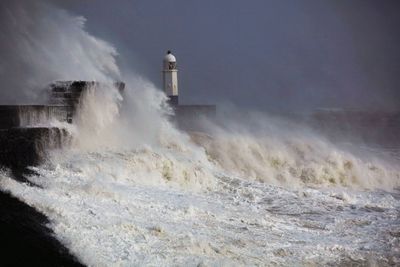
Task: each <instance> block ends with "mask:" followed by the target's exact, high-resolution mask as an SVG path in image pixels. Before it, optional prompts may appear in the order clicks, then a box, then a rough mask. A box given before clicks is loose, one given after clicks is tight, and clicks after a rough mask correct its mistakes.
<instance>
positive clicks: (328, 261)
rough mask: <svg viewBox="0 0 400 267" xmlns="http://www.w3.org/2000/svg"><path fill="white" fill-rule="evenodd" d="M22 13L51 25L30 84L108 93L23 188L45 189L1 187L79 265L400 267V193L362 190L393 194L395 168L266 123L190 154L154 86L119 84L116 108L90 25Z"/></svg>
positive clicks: (86, 102) (111, 54)
mask: <svg viewBox="0 0 400 267" xmlns="http://www.w3.org/2000/svg"><path fill="white" fill-rule="evenodd" d="M20 3H25V5H22V4H21V5H20ZM38 3H39V4H38ZM18 5H20V6H19V8H20V9H19V10H24V11H23V12H22V15H24V14H26V13H27V10H28V9H29V8H31V7H32V9H31V10H32V11H36V12H38V14H40V16H33V18H32V21H34V22H35V20H37V19H39V22H37V23H33V24H32V25H31V27H36V26H35V25H38V26H40V25H41V26H43V25H47V24H48V25H51V29H50V30H49V31H43V33H41V29H42V28H40V27H39V28H40V30H36V31H33V33H34V34H35V36H33V37H32V38H33V39H30V38H27V39H24V38H23V39H22V40H25V41H26V42H27V43H25V46H24V47H22V48H21V51H22V52H21V53H22V55H24V56H26V55H28V56H29V55H30V53H31V52H32V51H34V52H35V53H38V55H40V56H39V57H36V56H35V55H33V56H32V59H33V61H34V63H32V64H27V65H26V66H27V68H29V67H33V76H31V77H39V79H38V80H39V81H42V80H43V79H42V78H45V79H44V80H45V81H44V82H45V83H47V82H48V81H49V80H47V79H50V80H56V79H63V78H64V77H67V76H68V77H67V78H68V80H69V79H70V78H71V77H74V78H75V77H79V78H82V79H85V80H101V81H104V82H106V84H105V85H103V86H99V87H97V88H90V89H89V90H88V91H87V93H86V94H85V95H84V97H83V98H82V102H81V106H80V108H79V109H78V113H77V115H76V116H77V117H76V119H77V123H76V125H71V126H70V127H71V129H72V130H73V131H74V140H75V143H74V144H73V145H72V146H71V147H69V148H66V149H64V150H62V151H60V150H58V151H57V150H56V151H51V152H50V153H51V157H50V158H49V160H48V162H46V163H45V164H43V165H41V166H37V167H32V169H33V170H34V171H35V172H36V173H37V175H32V176H30V177H28V179H29V180H30V181H31V182H32V183H33V184H35V185H37V186H30V185H28V184H24V183H20V182H18V181H16V180H14V179H12V178H11V176H10V175H9V174H8V173H1V174H0V188H1V190H4V191H8V192H11V193H12V194H13V195H14V196H16V197H18V198H19V199H21V200H22V201H24V202H26V203H27V204H29V205H31V206H32V207H35V208H36V209H37V210H39V211H40V212H42V213H43V214H45V215H46V216H48V217H49V219H50V221H51V225H50V227H51V228H52V229H53V230H54V233H55V235H56V237H57V238H58V239H59V240H60V241H61V242H62V243H63V244H64V245H65V246H66V247H67V248H68V249H69V250H70V251H71V252H72V253H73V254H74V255H76V256H77V257H78V258H79V260H80V261H82V262H83V263H84V264H87V265H89V266H132V265H153V266H171V265H180V266H199V265H200V266H201V265H211V266H224V265H225V266H233V265H341V264H342V265H348V264H360V265H367V264H370V263H376V262H377V264H378V265H382V266H384V265H390V264H393V265H396V264H399V262H400V259H399V256H398V255H399V253H398V239H396V238H397V237H398V235H399V232H398V229H399V220H398V214H399V211H400V203H399V201H398V199H399V198H398V193H396V192H395V191H394V192H391V193H388V192H385V191H379V190H367V191H365V190H358V189H357V187H359V185H360V184H361V185H362V187H372V188H373V187H375V186H376V187H378V188H380V187H381V186H382V185H383V186H384V187H385V186H389V187H390V186H395V185H396V183H397V182H394V183H392V182H390V183H387V181H398V176H397V178H396V176H394V180H390V179H387V178H388V177H389V176H390V177H391V175H392V171H391V170H392V167H390V168H388V169H386V166H384V165H378V167H379V168H378V170H379V172H382V173H381V174H382V175H381V176H376V175H371V176H369V175H370V174H369V172H371V171H372V172H374V170H373V168H372V170H371V169H370V168H369V164H368V163H366V162H364V160H361V159H359V158H357V157H355V156H354V155H352V154H351V153H349V152H344V151H342V150H340V149H338V148H337V147H335V146H334V145H332V144H330V143H329V142H327V141H326V140H324V139H323V138H321V137H320V136H317V135H313V134H309V133H308V132H307V131H306V132H302V131H297V130H294V129H293V128H292V127H291V126H290V127H289V126H288V125H287V124H286V123H285V122H283V121H280V120H278V121H277V120H275V119H271V118H269V117H265V116H256V117H254V118H250V119H249V118H244V119H239V120H238V121H239V123H237V122H235V121H234V123H230V122H229V118H228V117H226V118H225V121H224V122H223V123H221V124H220V125H219V126H218V127H217V126H216V125H213V126H212V127H211V128H209V132H208V135H206V134H204V133H200V134H197V138H200V140H196V143H197V144H196V143H194V142H192V141H191V140H192V139H195V138H196V137H194V135H193V134H192V139H191V138H190V137H189V135H188V134H186V133H183V132H181V131H179V130H177V129H176V128H175V127H174V125H173V123H171V122H170V121H169V118H168V114H170V112H171V110H170V109H168V108H167V107H166V105H165V100H166V98H165V95H163V94H162V93H161V92H160V91H158V90H157V89H156V88H155V87H154V86H153V85H152V84H151V83H149V82H147V81H145V80H144V79H141V78H138V77H137V75H134V74H132V76H133V77H128V79H127V77H124V79H123V80H125V81H126V82H127V88H126V92H125V93H124V98H123V100H121V98H120V96H119V95H118V93H116V91H115V88H113V87H112V86H109V85H108V84H109V83H107V82H110V81H111V80H113V79H111V78H110V77H114V75H113V74H112V73H114V74H118V68H117V66H116V64H115V55H116V51H115V49H113V48H112V46H110V45H108V44H107V43H105V42H104V41H101V40H99V39H97V38H95V37H93V36H91V35H90V34H88V33H87V32H85V31H84V29H83V24H84V19H82V18H76V17H74V16H71V15H70V14H68V13H67V12H65V11H62V10H59V9H57V8H55V7H53V6H51V5H48V4H44V3H43V2H37V1H35V2H34V3H33V2H32V1H25V2H21V1H19V2H18ZM18 5H17V6H18ZM32 5H33V6H32ZM37 5H45V7H44V8H42V6H40V8H38V6H37ZM12 6H13V5H12ZM12 6H11V7H12ZM35 7H36V8H35ZM21 8H22V9H21ZM12 10H13V9H11V11H12ZM43 10H44V11H43ZM7 12H9V11H7ZM42 12H45V13H42ZM11 13H12V14H17V15H18V14H19V13H18V12H17V13H15V12H14V13H13V12H11ZM49 13H51V15H47V14H49ZM42 15H43V16H42ZM22 19H27V16H22ZM42 19H43V20H44V22H45V23H44V22H41V20H42ZM53 22H54V23H53ZM10 23H11V24H12V22H9V24H6V25H8V26H9V25H10ZM21 25H26V24H24V23H22V24H21ZM29 25H30V24H29ZM21 27H23V26H21ZM9 31H10V29H9ZM24 31H25V29H23V30H21V31H17V32H19V33H23V32H24ZM28 32H29V31H28ZM31 32H32V31H31ZM36 35H37V36H38V37H37V36H36ZM38 38H42V39H43V40H45V41H44V42H41V41H40V40H38ZM53 38H54V40H53ZM27 40H29V42H28V41H27ZM31 40H33V41H32V42H31ZM60 40H62V41H60ZM60 42H61V44H60ZM22 43H24V42H22ZM66 44H68V45H66ZM47 47H48V48H49V49H48V50H46V48H47ZM39 48H40V49H39ZM37 49H39V50H38V51H36V50H37ZM25 50H26V51H25ZM11 51H12V50H11ZM17 51H20V50H19V47H18V49H17ZM43 51H45V55H43V53H42V54H41V52H43ZM53 52H54V53H53ZM46 53H49V54H46ZM53 56H54V57H53ZM12 58H14V57H12ZM28 58H31V57H28ZM16 59H17V60H16V61H17V63H16V65H18V64H20V63H21V62H22V61H21V60H20V59H21V57H16ZM60 62H62V63H63V64H60ZM28 63H30V61H29V62H28ZM55 63H57V64H55ZM86 63H87V64H86ZM53 69H55V70H57V71H55V72H53V71H52V70H53ZM37 72H43V73H44V74H43V75H39V74H38V73H37ZM18 74H19V73H18ZM53 74H62V75H60V76H62V77H59V75H53ZM74 75H76V76H74ZM11 76H12V75H11ZM11 76H10V77H11ZM117 76H118V75H117ZM118 78H120V77H118ZM35 84H36V80H35V81H34V82H32V83H31V85H35ZM23 85H24V89H25V88H34V87H29V86H28V87H25V86H26V85H29V83H26V82H25V83H24V84H23ZM121 101H122V102H121ZM121 105H122V106H121ZM260 122H262V123H260ZM347 162H351V164H348V163H347ZM325 170H327V171H328V174H329V175H330V176H332V177H333V181H334V182H331V181H330V178H331V177H329V178H328V177H325V176H323V175H325V172H326V171H325ZM341 172H342V173H344V175H343V176H341V175H338V173H341ZM385 172H387V173H386V174H385ZM353 175H355V180H354V181H353ZM364 176H365V177H364ZM340 177H343V179H342V180H343V181H342V180H341V178H340ZM369 178H371V179H372V181H373V182H372V183H371V184H370V183H369V182H368V183H365V182H364V180H363V179H367V180H368V179H369ZM379 179H381V180H379ZM396 179H397V180H396ZM378 182H382V183H383V184H382V185H381V184H378ZM364 183H365V184H364ZM274 184H279V185H280V186H275V185H274ZM293 184H294V185H297V187H295V188H293V187H292V186H291V185H293ZM315 185H325V186H322V187H320V188H312V187H314V186H315ZM337 185H342V186H348V187H340V188H339V187H337Z"/></svg>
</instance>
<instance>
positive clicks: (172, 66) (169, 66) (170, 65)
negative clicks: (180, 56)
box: [168, 62, 176, 70]
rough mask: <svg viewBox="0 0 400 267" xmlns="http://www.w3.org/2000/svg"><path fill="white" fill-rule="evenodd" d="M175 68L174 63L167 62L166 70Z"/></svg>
mask: <svg viewBox="0 0 400 267" xmlns="http://www.w3.org/2000/svg"><path fill="white" fill-rule="evenodd" d="M175 67H176V62H169V64H168V69H170V70H173V69H175Z"/></svg>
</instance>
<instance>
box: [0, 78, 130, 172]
mask: <svg viewBox="0 0 400 267" xmlns="http://www.w3.org/2000/svg"><path fill="white" fill-rule="evenodd" d="M96 85H98V83H97V82H87V81H72V82H55V83H53V84H50V85H49V87H48V88H46V89H45V90H44V91H43V92H44V93H45V95H46V98H47V103H46V104H41V105H38V104H34V105H2V106H0V166H2V167H6V168H8V169H10V170H11V172H12V173H13V174H14V177H15V178H17V179H20V180H23V179H24V178H23V175H22V174H23V173H25V172H27V167H28V166H35V165H38V164H40V163H42V162H43V161H44V160H45V159H46V157H47V156H48V151H49V150H50V149H59V148H62V147H64V146H68V145H69V144H70V143H71V140H72V136H71V135H70V134H69V133H68V131H67V130H66V129H65V128H59V127H55V126H53V124H52V122H54V121H58V122H65V123H73V118H74V116H75V113H76V112H77V107H78V105H79V103H80V101H81V97H82V94H83V92H84V91H85V90H87V89H89V88H94V89H95V88H96ZM114 87H115V88H116V89H118V90H120V91H122V90H123V89H124V87H125V84H124V83H122V82H119V83H115V84H114Z"/></svg>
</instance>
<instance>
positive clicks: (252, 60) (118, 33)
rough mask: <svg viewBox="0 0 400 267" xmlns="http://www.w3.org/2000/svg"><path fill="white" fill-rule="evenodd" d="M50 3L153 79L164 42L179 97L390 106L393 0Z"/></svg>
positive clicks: (399, 75) (284, 105) (398, 77)
mask: <svg viewBox="0 0 400 267" xmlns="http://www.w3.org/2000/svg"><path fill="white" fill-rule="evenodd" d="M58 2H61V4H60V5H61V6H63V7H65V8H66V9H68V10H71V11H72V12H73V13H75V14H80V15H83V16H85V17H86V18H87V19H88V22H87V29H88V31H90V32H91V33H93V34H94V35H96V36H99V37H101V38H103V39H105V40H107V41H109V42H110V43H112V44H114V45H115V46H116V48H117V49H118V51H119V52H120V57H119V61H120V62H121V64H123V65H125V66H130V67H132V68H133V69H134V70H135V71H137V72H139V73H140V74H142V75H144V76H146V77H147V78H149V79H150V80H151V81H153V82H154V83H155V84H157V85H159V86H160V85H161V77H160V75H161V72H160V68H161V60H162V57H163V55H164V53H165V51H166V50H167V49H171V50H172V51H173V52H174V54H175V55H176V56H177V59H178V64H179V69H180V73H179V75H180V76H179V79H180V97H181V100H182V101H184V102H186V103H212V102H215V103H221V102H233V103H235V104H237V105H239V106H243V107H250V108H253V109H260V110H282V109H283V110H304V109H314V108H318V107H345V108H362V109H400V51H399V47H400V16H399V14H400V2H399V1H397V0H383V1H377V0H348V1H335V0H331V1H329V0H327V1H321V0H285V1H283V0H249V1H244V0H241V1H239V0H225V1H222V0H221V1H216V0H202V1H188V0H169V1H162V0H160V1H155V0H140V1H139V0H137V1H135V0H119V1H109V0H96V1H69V2H68V1H58Z"/></svg>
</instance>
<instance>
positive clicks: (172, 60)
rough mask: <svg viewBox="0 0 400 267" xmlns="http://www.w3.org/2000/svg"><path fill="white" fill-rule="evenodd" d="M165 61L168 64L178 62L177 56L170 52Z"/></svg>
mask: <svg viewBox="0 0 400 267" xmlns="http://www.w3.org/2000/svg"><path fill="white" fill-rule="evenodd" d="M164 61H166V62H176V58H175V56H174V55H173V54H172V53H171V51H168V53H167V54H166V55H165V57H164Z"/></svg>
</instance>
